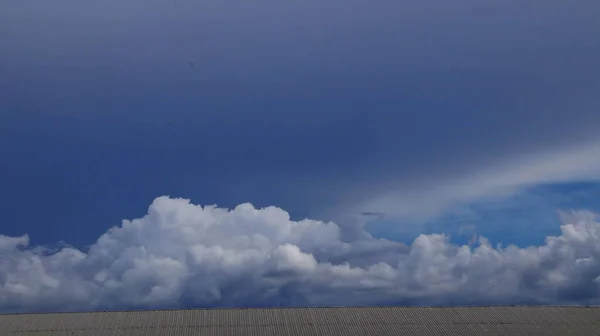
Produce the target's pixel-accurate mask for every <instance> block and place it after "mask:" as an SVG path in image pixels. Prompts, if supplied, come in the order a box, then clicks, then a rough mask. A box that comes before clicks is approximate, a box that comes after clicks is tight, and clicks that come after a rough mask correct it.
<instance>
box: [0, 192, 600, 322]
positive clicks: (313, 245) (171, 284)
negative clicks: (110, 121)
mask: <svg viewBox="0 0 600 336" xmlns="http://www.w3.org/2000/svg"><path fill="white" fill-rule="evenodd" d="M562 218H563V220H564V225H563V226H562V227H561V230H562V234H561V235H560V236H558V237H548V238H547V239H546V243H545V244H544V245H543V246H530V247H527V248H519V247H516V246H508V247H502V246H496V247H493V246H490V244H489V243H488V242H487V241H486V239H485V238H479V240H478V243H477V244H476V245H475V246H458V245H454V244H452V243H451V242H449V239H448V237H446V236H444V235H438V234H433V235H421V236H419V237H418V238H416V239H415V240H414V242H413V243H412V244H411V245H410V246H407V245H404V244H401V243H397V242H392V241H388V240H383V239H374V238H372V237H370V236H368V234H365V235H363V236H361V237H358V238H356V239H354V240H347V239H342V238H341V234H340V227H339V226H338V225H336V224H335V223H332V222H322V221H316V220H310V219H305V220H302V221H292V220H290V217H289V215H288V213H287V212H285V211H284V210H282V209H279V208H275V207H268V208H263V209H256V208H254V207H253V206H252V205H251V204H241V205H239V206H237V207H236V208H234V209H232V210H228V209H222V208H218V207H214V206H206V207H201V206H197V205H194V204H191V203H190V202H189V201H188V200H185V199H173V198H168V197H159V198H157V199H155V200H154V202H153V203H152V205H151V206H150V207H149V210H148V214H147V215H145V216H144V217H142V218H139V219H134V220H131V221H129V220H125V221H123V223H122V225H121V226H118V227H113V228H111V229H110V230H108V232H106V233H105V234H103V235H102V236H101V237H99V238H98V240H97V241H96V242H95V244H93V245H92V246H91V247H90V248H89V250H88V251H87V252H83V251H80V250H78V249H76V248H73V247H70V246H62V247H60V248H57V249H49V248H43V247H29V246H28V243H29V239H28V237H27V236H22V237H7V236H0V310H1V311H4V312H10V311H52V310H91V309H122V308H159V307H161V308H167V307H190V306H194V307H199V306H204V307H206V306H211V307H225V306H289V305H292V306H293V305H301V306H304V305H371V304H373V305H376V304H488V303H489V304H492V303H585V304H590V303H599V302H600V222H599V221H598V218H597V216H596V215H595V214H593V213H589V212H572V213H564V214H562Z"/></svg>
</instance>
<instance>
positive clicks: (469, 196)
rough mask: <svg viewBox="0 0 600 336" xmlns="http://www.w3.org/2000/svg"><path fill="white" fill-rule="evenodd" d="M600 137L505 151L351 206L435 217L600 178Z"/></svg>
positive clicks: (380, 211)
mask: <svg viewBox="0 0 600 336" xmlns="http://www.w3.org/2000/svg"><path fill="white" fill-rule="evenodd" d="M599 179H600V142H598V141H597V140H595V141H591V142H588V143H586V144H584V145H582V144H577V145H576V146H571V147H568V146H563V147H562V148H552V149H551V150H546V151H540V152H539V153H536V154H527V155H521V156H514V157H510V158H507V157H501V158H500V160H499V161H497V162H495V161H493V162H490V163H489V164H487V165H484V166H481V167H473V168H465V169H464V172H463V173H462V174H458V175H450V176H443V178H441V179H440V178H436V177H435V176H432V177H431V178H430V181H429V182H424V183H419V184H417V185H415V187H414V188H400V189H397V190H388V191H384V192H381V193H380V194H379V195H377V196H375V197H372V198H371V199H369V200H366V201H363V202H360V204H355V205H353V206H350V207H349V206H346V207H345V212H348V209H354V208H356V209H357V211H358V212H365V211H370V212H377V213H384V214H386V216H387V217H388V218H389V217H408V218H421V219H423V218H431V217H435V216H436V215H438V214H440V213H441V212H443V211H446V210H449V209H452V207H453V206H456V205H458V204H464V203H470V202H474V201H481V200H484V199H498V198H502V197H506V196H509V195H512V194H515V193H518V192H519V191H522V190H524V189H527V188H528V187H532V186H536V185H544V184H552V183H566V182H579V181H598V180H599Z"/></svg>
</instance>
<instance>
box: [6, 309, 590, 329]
mask: <svg viewBox="0 0 600 336" xmlns="http://www.w3.org/2000/svg"><path fill="white" fill-rule="evenodd" d="M200 334H201V335H260V336H262V335H344V336H346V335H351V336H357V335H513V336H519V335H596V336H597V335H600V308H597V307H594V308H586V307H418V308H417V307H413V308H406V307H372V308H272V309H197V310H160V311H159V310H157V311H123V312H91V313H56V314H53V313H52V314H50V313H49V314H14V315H0V335H200Z"/></svg>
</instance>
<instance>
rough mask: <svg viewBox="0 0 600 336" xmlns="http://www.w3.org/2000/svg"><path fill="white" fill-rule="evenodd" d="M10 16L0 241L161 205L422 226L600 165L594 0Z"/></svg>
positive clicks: (94, 7) (49, 239) (9, 9)
mask: <svg viewBox="0 0 600 336" xmlns="http://www.w3.org/2000/svg"><path fill="white" fill-rule="evenodd" d="M1 8H2V10H0V40H1V41H3V43H2V45H3V46H2V52H1V53H0V118H1V119H0V120H1V122H0V153H2V160H1V162H2V164H1V165H0V186H1V190H2V194H1V196H0V212H1V213H2V214H3V218H2V221H1V222H0V232H1V233H3V234H6V235H20V234H23V233H29V234H30V236H31V238H32V241H33V242H34V243H36V244H37V243H53V242H56V241H59V240H64V241H67V242H69V243H71V244H75V245H76V246H83V245H87V244H91V243H92V242H93V241H94V240H95V239H96V238H97V237H98V236H99V235H100V234H101V233H103V232H104V231H106V229H107V228H109V227H111V226H113V225H118V224H119V223H120V220H121V219H123V218H133V217H138V216H141V215H142V214H144V213H145V211H146V209H147V207H148V205H149V204H150V202H151V201H152V200H153V199H154V198H155V197H157V196H160V195H171V196H177V197H187V198H191V199H193V200H194V202H195V203H199V204H213V203H217V204H219V205H221V206H227V207H232V206H235V205H236V204H239V203H242V202H252V203H253V204H255V205H256V206H265V205H272V204H273V205H277V206H280V207H282V208H284V209H286V210H287V211H289V212H290V213H291V215H292V217H294V218H302V217H304V216H311V217H315V218H322V219H339V220H340V221H345V220H346V219H345V218H349V217H352V216H355V215H356V214H358V213H360V212H361V211H370V210H373V211H383V212H386V213H388V212H389V213H394V214H393V216H392V218H396V217H395V216H399V217H402V218H404V217H409V218H412V217H416V218H418V220H417V221H421V220H422V217H423V213H425V215H426V217H435V215H436V214H437V213H438V212H439V211H441V210H443V209H446V208H448V207H451V206H453V204H458V203H464V202H467V203H469V202H472V199H473V198H474V197H475V198H479V197H484V196H485V197H487V196H495V195H496V194H498V193H502V192H504V188H508V189H511V190H513V189H515V188H516V189H519V190H521V188H529V187H531V186H534V185H539V184H552V183H555V182H572V181H584V182H585V181H589V180H592V179H593V178H595V177H596V175H595V174H596V172H597V171H598V170H597V168H599V167H600V162H599V161H598V160H599V159H598V157H600V156H596V157H594V156H593V155H589V154H588V155H586V156H585V159H580V156H578V155H579V154H578V153H579V150H580V149H582V148H584V149H585V153H592V154H594V153H598V151H597V150H596V149H598V148H600V147H598V146H596V144H598V143H599V142H598V141H599V140H600V139H599V137H598V132H597V130H598V127H599V126H600V113H598V110H599V108H600V103H599V101H598V92H600V79H599V78H600V61H599V60H600V21H599V20H598V17H599V16H600V5H599V4H598V2H597V1H574V2H571V3H569V4H566V3H565V2H562V1H555V0H552V1H544V2H539V1H530V2H525V3H523V2H521V1H513V0H510V1H488V2H481V1H471V0H460V1H454V2H447V1H425V2H423V1H403V2H398V1H381V2H377V3H370V2H369V3H367V2H362V1H329V2H326V3H323V2H319V1H303V2H300V3H282V2H278V1H273V0H262V1H258V2H251V3H248V2H243V1H231V2H227V3H223V2H217V1H209V2H192V1H185V0H174V1H168V2H161V1H154V0H151V1H145V2H144V4H141V3H140V2H135V1H113V0H109V1H103V2H101V3H100V2H99V3H88V2H81V1H66V0H61V1H52V2H45V3H40V2H35V1H9V2H6V3H4V4H3V5H1ZM582 151H583V149H582ZM565 153H571V154H572V153H574V154H573V155H574V156H575V159H566V158H565V157H567V155H566V154H565ZM581 155H583V154H581ZM538 156H539V157H538ZM567 161H568V162H567ZM532 162H534V164H533V163H532ZM505 166H506V167H505ZM530 166H531V167H534V168H532V169H530V170H527V172H521V171H520V170H519V169H520V168H515V167H521V168H522V167H530ZM535 167H537V168H535ZM540 167H541V168H540ZM538 168H539V169H538ZM514 169H516V170H515V171H514V172H513V170H514ZM499 171H500V172H502V173H501V174H500V173H499ZM471 177H473V179H474V180H472V179H471ZM480 178H481V179H483V180H485V181H492V182H490V184H491V185H492V186H491V187H490V188H489V189H488V188H487V185H486V186H483V184H485V183H483V184H482V183H481V182H480V181H479V180H477V179H480ZM455 184H459V185H460V188H458V187H455ZM484 187H485V188H484ZM500 189H502V190H500ZM389 195H391V196H389ZM415 195H417V196H415ZM381 197H383V198H385V202H380V201H379V200H380V199H381ZM379 204H382V205H381V206H379ZM415 209H416V210H415ZM392 223H397V222H396V221H395V220H394V219H393V220H392ZM390 225H393V224H390ZM440 230H443V228H440Z"/></svg>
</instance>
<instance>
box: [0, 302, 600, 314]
mask: <svg viewBox="0 0 600 336" xmlns="http://www.w3.org/2000/svg"><path fill="white" fill-rule="evenodd" d="M342 308H344V309H365V308H370V309H373V308H375V309H379V308H381V309H385V308H388V309H389V308H406V309H423V308H435V309H456V308H600V305H459V306H442V305H437V306H436V305H431V306H292V307H203V308H165V309H124V310H88V311H58V312H52V311H48V312H17V313H0V316H10V315H45V314H93V313H136V312H172V311H198V310H210V311H222V310H260V309H268V310H284V309H342Z"/></svg>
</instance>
